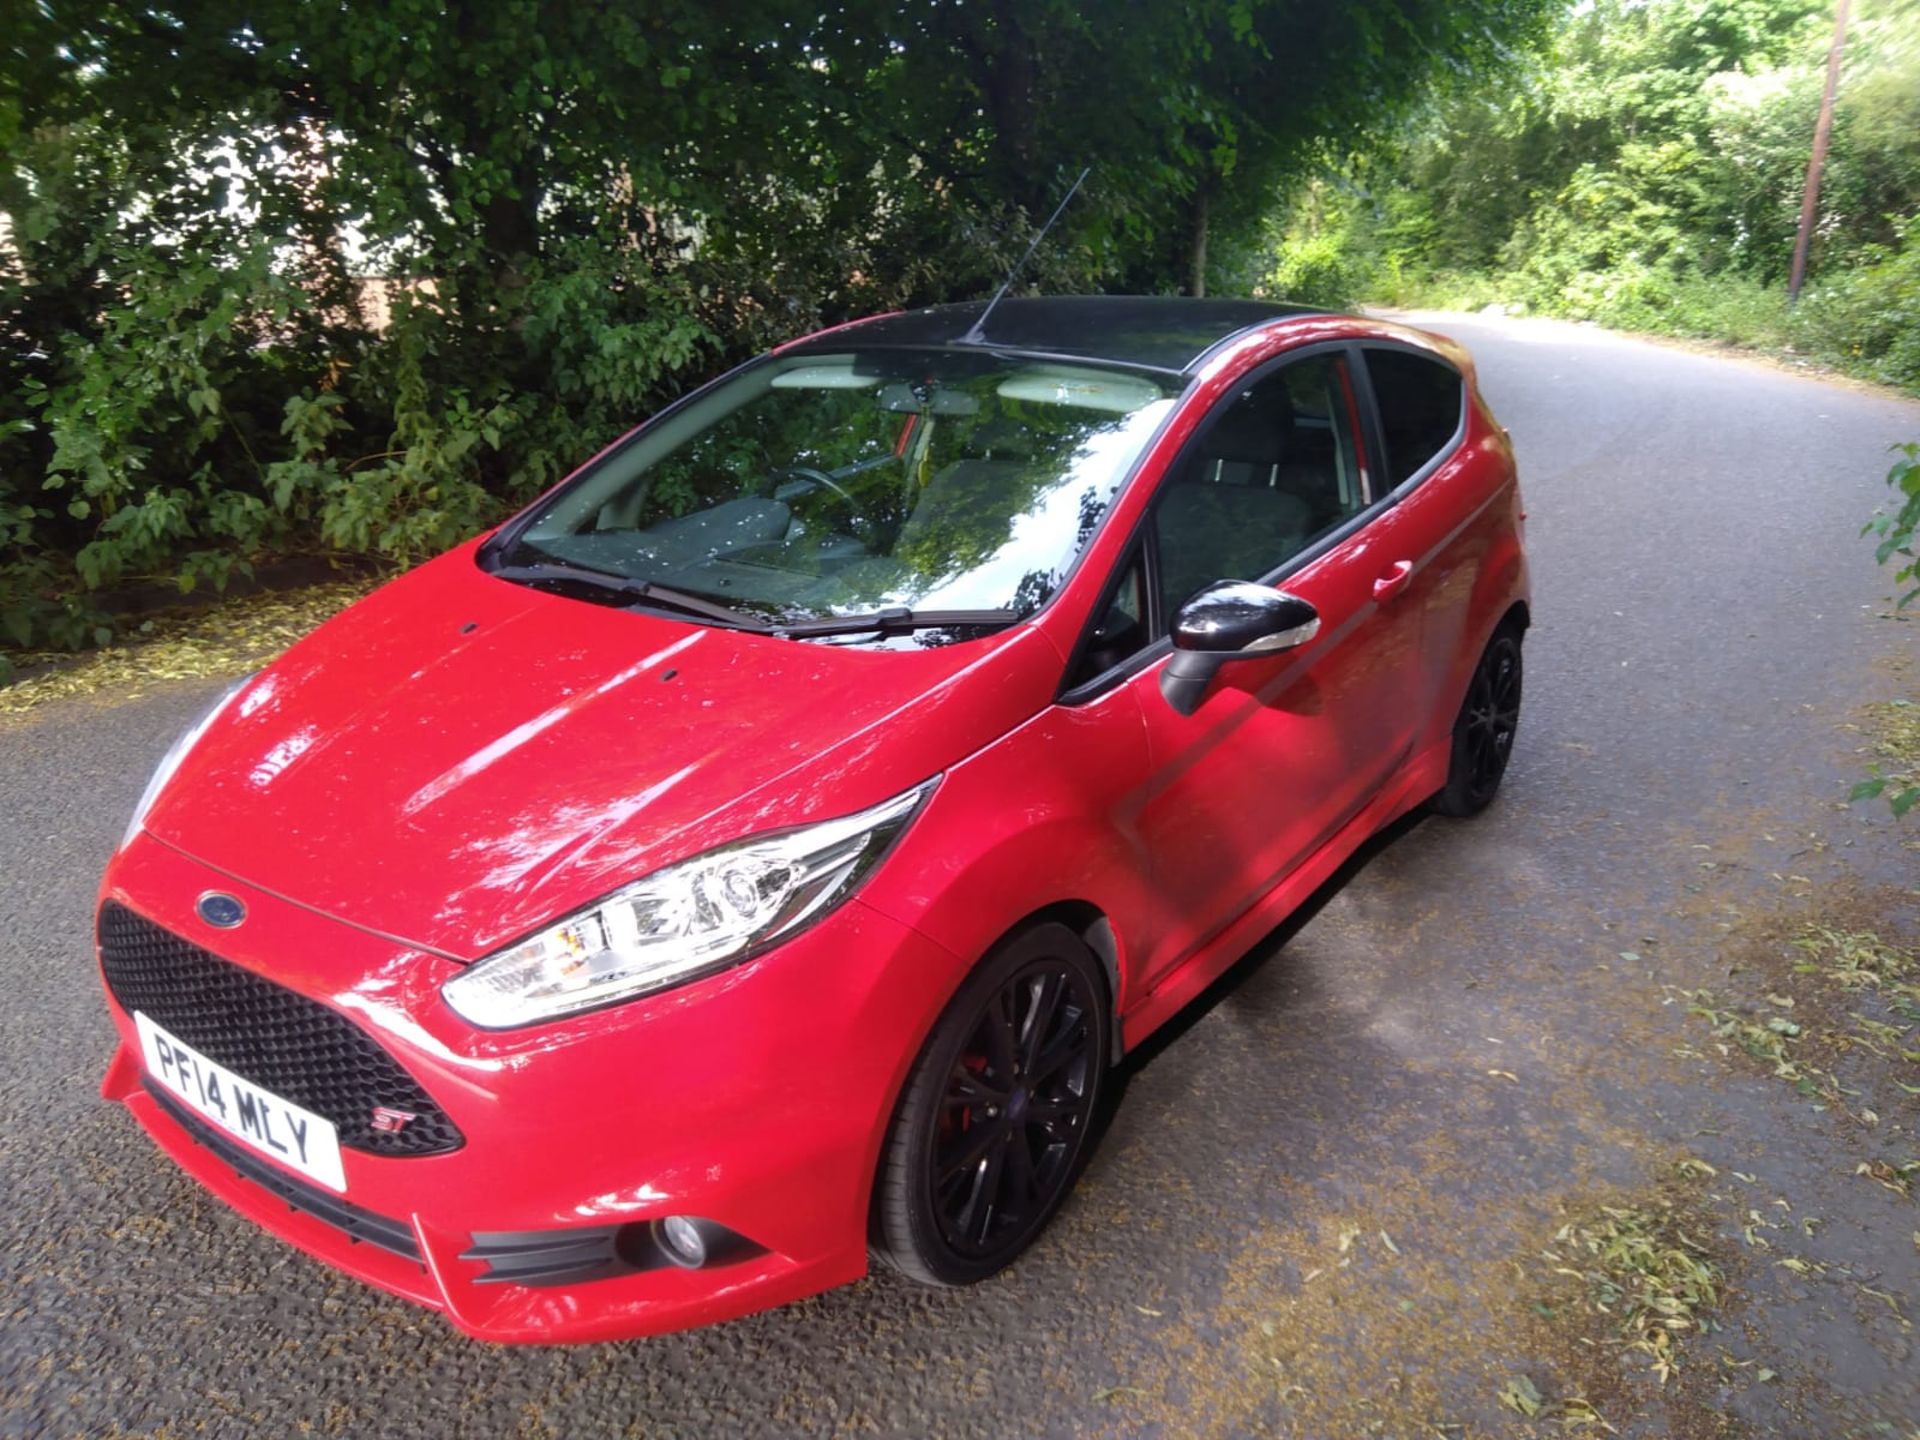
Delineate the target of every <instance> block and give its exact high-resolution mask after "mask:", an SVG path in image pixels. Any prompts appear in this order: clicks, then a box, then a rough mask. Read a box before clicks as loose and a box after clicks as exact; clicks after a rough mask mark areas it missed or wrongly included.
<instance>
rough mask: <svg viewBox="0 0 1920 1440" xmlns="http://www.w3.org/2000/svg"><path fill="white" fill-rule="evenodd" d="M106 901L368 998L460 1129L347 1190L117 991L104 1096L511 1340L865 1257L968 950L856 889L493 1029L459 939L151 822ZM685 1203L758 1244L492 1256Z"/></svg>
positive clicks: (749, 1295)
mask: <svg viewBox="0 0 1920 1440" xmlns="http://www.w3.org/2000/svg"><path fill="white" fill-rule="evenodd" d="M210 888H218V889H221V890H224V891H227V892H229V893H231V894H234V895H237V896H239V897H240V898H241V899H242V900H243V901H244V902H245V903H246V905H247V909H248V916H247V920H246V923H245V924H244V925H242V926H241V927H239V928H238V929H234V930H227V931H218V930H214V929H212V928H211V927H209V926H207V925H206V924H205V923H204V922H202V921H201V920H200V919H199V917H198V916H197V915H196V914H195V913H194V899H195V897H197V896H198V895H200V894H201V893H202V892H204V891H206V890H208V889H210ZM101 898H102V901H103V902H104V901H106V900H114V901H117V902H118V903H120V904H122V905H125V906H127V907H128V908H129V909H132V910H134V911H136V912H137V913H139V914H141V915H144V916H145V917H147V918H148V919H149V920H151V921H153V922H154V923H155V924H158V925H160V926H163V927H165V928H166V929H167V930H170V931H172V932H173V933H174V934H175V935H178V936H181V937H184V938H185V939H187V940H189V941H191V942H192V943H193V944H195V945H197V946H200V947H201V948H203V949H205V950H209V951H212V952H213V953H214V954H217V955H219V956H221V957H222V958H223V959H225V960H227V961H229V962H231V963H233V964H236V965H240V966H242V967H244V968H246V969H249V970H252V971H254V972H256V973H259V974H262V975H265V976H266V977H268V978H269V979H271V980H273V981H274V982H276V983H277V984H280V985H283V986H286V987H287V988H289V989H292V990H294V991H295V992H297V993H298V994H300V995H303V996H306V997H308V998H309V999H311V1000H315V1001H318V1002H321V1003H323V1004H325V1005H327V1006H329V1007H331V1008H332V1009H334V1010H335V1011H337V1012H338V1013H340V1014H343V1015H345V1016H347V1017H348V1018H349V1019H350V1020H352V1021H353V1022H354V1023H356V1024H357V1025H359V1026H360V1027H361V1028H362V1029H364V1030H365V1031H366V1032H367V1033H368V1034H370V1035H371V1036H373V1037H374V1039H375V1040H376V1041H377V1042H378V1043H379V1044H380V1046H381V1047H382V1048H383V1049H385V1050H386V1051H387V1052H388V1053H389V1054H391V1055H392V1056H393V1057H394V1058H395V1059H396V1060H398V1061H399V1062H400V1063H401V1064H402V1065H403V1066H405V1068H406V1069H407V1070H408V1071H409V1072H411V1074H412V1075H413V1076H414V1077H415V1078H416V1079H417V1080H418V1081H419V1082H420V1084H421V1086H422V1087H423V1088H424V1089H425V1090H426V1092H427V1093H428V1094H429V1095H430V1096H432V1097H433V1099H434V1100H435V1101H437V1102H438V1104H439V1105H440V1106H441V1107H442V1108H443V1109H444V1110H445V1111H446V1112H447V1114H448V1115H449V1117H450V1118H451V1119H452V1121H453V1122H454V1124H455V1125H456V1126H457V1127H458V1128H459V1130H460V1132H461V1133H462V1135H463V1136H464V1137H465V1143H464V1144H463V1145H461V1147H460V1148H459V1149H457V1150H454V1151H452V1152H450V1153H445V1154H437V1155H416V1156H404V1157H395V1156H381V1155H374V1154H369V1153H366V1152H364V1151H360V1150H355V1149H347V1150H345V1151H344V1156H343V1158H344V1166H345V1171H346V1181H347V1189H346V1194H345V1195H344V1196H330V1195H328V1194H325V1193H324V1192H319V1191H317V1190H316V1189H315V1187H313V1186H312V1185H311V1184H310V1183H306V1182H302V1181H301V1180H300V1177H298V1176H297V1175H294V1174H293V1173H292V1172H290V1171H285V1170H283V1169H282V1167H280V1166H279V1165H278V1164H277V1162H275V1161H273V1160H272V1159H270V1158H266V1157H263V1156H260V1155H257V1154H255V1153H253V1152H252V1151H251V1149H250V1147H247V1146H244V1145H242V1144H240V1143H239V1142H237V1141H233V1140H231V1139H230V1138H229V1137H227V1136H226V1134H225V1132H222V1131H219V1130H218V1128H217V1127H213V1126H210V1125H206V1124H204V1122H201V1121H199V1120H197V1119H196V1118H195V1117H193V1116H192V1115H191V1114H190V1112H187V1111H185V1110H184V1109H183V1108H182V1107H180V1106H179V1105H178V1104H177V1102H173V1101H172V1100H171V1099H170V1097H167V1096H166V1093H165V1091H164V1090H160V1089H157V1088H156V1087H152V1086H150V1085H149V1084H148V1083H145V1079H144V1076H143V1074H142V1064H141V1059H140V1049H139V1042H138V1037H137V1034H136V1032H135V1029H134V1025H133V1021H132V1018H131V1016H130V1015H128V1014H127V1012H126V1011H124V1010H123V1009H121V1007H120V1006H119V1005H118V1004H117V1003H114V1002H113V1001H112V999H111V996H110V997H109V1004H110V1006H111V1008H112V1011H113V1015H114V1019H115V1023H116V1024H117V1025H118V1027H119V1032H120V1045H119V1048H118V1050H117V1052H116V1054H115V1056H114V1058H113V1061H112V1063H111V1065H110V1067H109V1069H108V1072H107V1076H106V1079H105V1082H104V1084H103V1086H102V1091H103V1093H104V1094H105V1095H106V1096H107V1098H109V1099H113V1100H119V1101H121V1102H123V1103H124V1104H125V1105H126V1106H127V1108H128V1109H129V1110H131V1111H132V1112H133V1114H134V1116H135V1117H136V1118H137V1119H138V1120H139V1122H140V1123H141V1125H142V1126H143V1127H145V1129H146V1130H147V1132H148V1133H149V1134H150V1135H152V1136H153V1138H154V1139H155V1140H156V1141H157V1142H158V1143H159V1144H160V1146H161V1148H162V1149H164V1150H165V1151H167V1153H168V1154H169V1155H171V1156H172V1157H173V1158H174V1159H175V1160H176V1161H178V1162H179V1164H180V1165H181V1166H182V1168H184V1169H185V1170H187V1171H188V1172H189V1173H190V1174H192V1175H193V1176H195V1178H197V1179H198V1180H200V1181H201V1183H203V1184H204V1185H206V1186H207V1187H208V1188H209V1189H211V1190H213V1191H214V1192H215V1193H216V1194H218V1195H219V1196H220V1197H221V1198H222V1199H224V1200H226V1201H227V1202H228V1203H229V1204H230V1205H232V1206H233V1207H234V1208H235V1209H236V1210H238V1211H240V1212H241V1213H242V1214H244V1215H246V1216H248V1217H249V1218H251V1219H252V1220H254V1221H255V1222H256V1223H258V1224H260V1225H261V1226H263V1227H264V1228H266V1229H267V1230H270V1231H272V1232H273V1233H274V1234H276V1235H278V1236H280V1237H281V1238H282V1239H284V1240H287V1241H289V1242H290V1243H292V1244H294V1245H296V1246H298V1247H299V1248H300V1249H302V1250H304V1251H306V1252H307V1253H308V1254H310V1255H313V1256H315V1257H317V1258H319V1259H321V1260H324V1261H326V1262H327V1263H329V1264H332V1265H335V1266H337V1267H338V1268H340V1269H342V1270H345V1271H347V1272H349V1273H351V1274H353V1275H355V1276H358V1277H359V1278H360V1279H362V1280H365V1281H368V1282H369V1283H371V1284H374V1285H377V1286H379V1287H380V1288H382V1289H384V1290H387V1291H390V1292H392V1293H393V1294H396V1295H400V1296H402V1297H404V1298H406V1299H409V1300H413V1301H416V1302H418V1303H420V1304H422V1305H426V1306H429V1307H431V1308H433V1309H435V1310H439V1311H441V1312H442V1313H444V1314H445V1315H446V1316H447V1317H448V1318H449V1319H450V1320H451V1321H452V1322H453V1323H454V1324H455V1325H456V1326H458V1327H459V1328H460V1329H462V1330H464V1331H466V1332H467V1333H469V1334H471V1335H475V1336H478V1337H480V1338H482V1339H487V1340H496V1341H513V1342H543V1343H555V1342H572V1341H590V1340H606V1339H616V1338H624V1337H629V1336H635V1335H644V1334H653V1333H658V1332H661V1331H666V1330H675V1329H682V1328H685V1327H688V1326H693V1325H701V1324H707V1323H710V1322H713V1321H717V1320H723V1319H727V1318H730V1317H733V1316H736V1315H742V1314H746V1313H749V1312H751V1311H755V1310H760V1309H764V1308H767V1307H768V1306H772V1305H778V1304H782V1303H784V1302H786V1301H789V1300H793V1299H797V1298H799V1297H801V1296H804V1295H809V1294H813V1293H815V1292H817V1291H820V1290H824V1289H827V1288H829V1287H831V1286H834V1285H838V1284H842V1283H845V1282H846V1281H849V1280H852V1279H855V1278H857V1277H858V1276H860V1275H861V1274H863V1273H864V1272H865V1270H866V1264H867V1250H866V1239H867V1218H868V1204H869V1198H870V1193H871V1184H872V1176H873V1171H874V1165H875V1163H876V1160H877V1156H878V1153H879V1147H880V1144H881V1142H882V1139H883V1137H884V1133H885V1129H886V1126H887V1123H888V1120H889V1118H890V1115H891V1111H892V1105H893V1101H894V1097H895V1095H896V1094H897V1093H898V1090H899V1087H900V1085H901V1084H902V1082H903V1080H904V1078H905V1075H906V1071H907V1069H908V1067H909V1066H910V1065H911V1063H912V1060H913V1058H914V1054H915V1052H916V1050H917V1047H918V1044H919V1041H920V1037H921V1036H923V1035H924V1034H925V1033H926V1031H927V1028H928V1027H929V1026H930V1025H931V1023H932V1021H933V1018H934V1015H935V1013H937V1010H938V1008H939V1005H940V1004H941V1002H942V1001H943V1000H944V998H945V996H946V995H947V994H948V993H949V992H950V990H951V988H952V986H953V985H954V984H956V983H957V982H958V976H959V974H960V971H961V968H962V967H960V966H959V965H958V964H957V962H956V961H955V959H954V957H952V956H951V955H950V954H948V953H947V952H946V951H945V950H943V949H941V948H940V947H938V946H936V945H934V944H933V943H932V942H931V941H929V940H926V939H925V938H924V937H922V936H920V935H919V934H918V933H917V932H916V931H914V930H912V929H910V928H908V927H906V926H903V925H900V924H899V923H897V922H895V921H893V920H890V919H887V918H886V917H884V916H882V915H880V914H879V913H877V912H876V911H873V910H871V909H868V908H867V907H865V906H863V905H862V904H861V903H860V902H859V900H858V899H857V898H856V899H854V900H853V901H850V902H848V903H846V904H844V905H843V906H841V907H840V908H839V909H838V910H836V911H835V912H834V913H833V914H832V915H830V916H829V917H828V918H827V919H826V920H824V921H822V922H821V923H820V924H819V925H816V926H814V927H813V928H812V929H810V930H808V931H806V932H804V933H803V934H801V935H799V936H797V937H796V938H795V939H793V940H792V941H790V942H788V943H787V944H785V945H782V946H780V947H778V948H777V949H775V950H773V951H771V952H769V953H768V954H766V955H764V956H761V957H759V958H758V959H756V960H754V961H753V962H751V963H750V964H747V965H744V966H741V967H739V968H737V969H734V970H731V971H727V972H725V973H723V974H720V975H716V976H713V977H711V978H709V979H707V980H704V981H700V982H697V983H696V984H693V985H689V986H686V987H683V988H682V989H679V990H674V991H669V992H667V993H665V994H663V995H659V996H655V997H652V998H650V999H646V1000H640V1001H635V1002H632V1003H629V1004H624V1005H616V1006H613V1007H610V1008H608V1009H605V1010H601V1011H596V1012H592V1013H588V1014H584V1015H578V1016H574V1017H570V1018H568V1019H564V1020H560V1021H555V1022H551V1023H548V1024H544V1025H539V1026H533V1027H529V1028H527V1029H524V1030H517V1031H509V1032H486V1031H478V1030H475V1029H473V1028H472V1027H471V1026H468V1025H467V1024H465V1022H463V1021H461V1020H460V1019H459V1017H457V1016H456V1015H454V1014H453V1013H452V1011H451V1010H449V1009H448V1008H447V1006H446V1005H445V1003H444V1002H443V1001H442V1000H441V998H440V994H439V990H440V986H441V984H443V983H444V982H445V980H446V979H447V978H448V977H449V976H451V975H453V974H455V973H457V972H458V969H459V967H458V965H457V964H455V962H453V961H450V960H447V959H445V958H444V957H441V956H437V955H432V954H427V953H423V952H421V951H418V950H415V949H410V948H408V947H406V946H404V945H401V944H398V943H396V942H394V941H392V940H389V939H383V938H380V937H376V936H374V935H370V934H368V933H366V932H363V931H360V930H356V929H354V928H352V927H350V926H347V925H343V924H341V923H339V922H337V921H334V920H331V919H329V918H327V917H325V916H321V915H318V914H316V913H314V912H313V911H310V910H308V909H306V908H304V907H302V906H299V905H296V904H293V903H291V902H289V901H286V900H283V899H280V898H277V897H275V896H273V895H270V894H267V893H265V892H262V891H259V890H256V889H253V888H252V887H250V886H247V885H245V884H244V883H242V882H239V881H237V880H235V879H234V878H233V877H231V876H228V875H226V874H224V873H222V872H220V871H218V870H214V869H212V868H211V867H208V866H206V865H204V864H202V863H201V862H199V861H196V860H194V859H191V858H189V857H187V856H185V855H182V854H180V853H179V852H177V851H175V850H173V849H171V848H169V847H168V846H166V845H165V844H163V843H161V842H159V841H157V840H155V839H153V838H152V837H151V836H148V835H145V834H142V835H140V836H138V837H136V838H135V840H134V841H133V842H132V843H131V844H130V845H129V846H128V847H127V848H126V849H125V850H123V851H122V852H121V853H120V854H119V855H118V856H116V857H115V859H114V862H113V864H112V866H111V867H110V868H109V870H108V873H107V877H106V880H105V882H104V884H103V887H102V896H101ZM340 1202H344V1208H343V1206H342V1204H341V1203H340ZM668 1215H690V1216H697V1217H700V1218H702V1219H705V1220H708V1221H712V1222H716V1223H717V1224H718V1225H721V1226H724V1227H726V1228H727V1229H728V1230H730V1231H732V1232H734V1233H736V1234H738V1235H739V1236H742V1237H745V1239H746V1240H747V1241H749V1242H751V1244H750V1245H749V1246H744V1247H742V1249H741V1251H740V1252H738V1253H735V1254H733V1255H730V1256H726V1257H722V1258H720V1259H717V1260H716V1261H715V1262H714V1263H712V1264H710V1265H709V1266H707V1267H706V1268H702V1269H695V1270H683V1269H677V1268H674V1267H672V1266H667V1265H655V1266H652V1267H650V1268H640V1269H632V1268H623V1267H620V1266H614V1267H611V1269H610V1271H609V1272H608V1273H604V1274H603V1275H601V1277H600V1278H592V1279H582V1280H580V1281H579V1282H578V1283H564V1284H553V1283H541V1284H520V1283H514V1282H513V1281H511V1280H510V1279H509V1280H506V1281H505V1282H503V1280H502V1274H501V1270H500V1268H499V1266H498V1264H497V1263H493V1264H490V1263H489V1261H488V1260H487V1259H485V1258H481V1257H482V1255H483V1253H484V1252H485V1250H486V1248H487V1245H488V1244H489V1243H491V1244H494V1245H495V1246H496V1248H497V1245H498V1243H499V1239H500V1237H501V1236H503V1235H505V1234H516V1235H520V1236H523V1237H533V1236H546V1235H552V1236H554V1237H555V1241H556V1243H564V1242H566V1241H568V1240H570V1239H574V1238H578V1239H580V1240H581V1241H582V1242H583V1248H590V1247H591V1245H592V1244H593V1243H594V1241H595V1237H598V1236H604V1235H607V1234H609V1233H611V1232H612V1231H613V1230H614V1228H615V1227H622V1226H636V1227H640V1226H645V1225H646V1224H648V1223H649V1222H652V1221H654V1220H657V1219H660V1218H663V1217H665V1216H668ZM383 1227H385V1228H383ZM409 1237H410V1240H411V1244H408V1243H407V1242H408V1240H409ZM476 1237H481V1240H480V1242H478V1243H477V1242H476Z"/></svg>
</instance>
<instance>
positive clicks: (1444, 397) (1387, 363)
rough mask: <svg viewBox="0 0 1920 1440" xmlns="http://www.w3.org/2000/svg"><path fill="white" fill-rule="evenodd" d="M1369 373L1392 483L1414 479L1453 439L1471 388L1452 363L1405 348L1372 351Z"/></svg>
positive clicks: (1369, 358)
mask: <svg viewBox="0 0 1920 1440" xmlns="http://www.w3.org/2000/svg"><path fill="white" fill-rule="evenodd" d="M1367 376H1368V378H1369V379H1371V380H1372V381H1373V395H1374V399H1375V400H1376V401H1377V402H1378V404H1379V407H1380V428H1381V430H1382V431H1383V432H1384V433H1385V438H1386V446H1387V456H1386V461H1387V483H1388V484H1389V485H1399V484H1402V483H1404V482H1405V481H1407V480H1409V479H1411V478H1412V477H1413V476H1414V475H1415V474H1416V473H1418V472H1419V470H1420V469H1421V467H1422V466H1424V465H1425V464H1426V463H1427V462H1428V461H1429V460H1431V459H1433V457H1434V456H1436V455H1438V454H1439V453H1440V452H1441V451H1442V450H1444V449H1446V448H1447V446H1448V445H1450V444H1451V443H1452V442H1453V437H1454V436H1455V435H1456V434H1458V433H1459V430H1460V416H1461V410H1462V407H1463V406H1464V404H1465V402H1466V387H1465V385H1463V384H1462V383H1461V380H1460V375H1459V372H1458V371H1456V370H1455V369H1454V368H1453V367H1452V366H1451V365H1448V364H1445V363H1444V362H1442V361H1439V360H1433V359H1430V358H1428V357H1427V356H1425V355H1415V354H1412V353H1411V352H1409V351H1406V350H1376V349H1372V348H1369V349H1368V350H1367Z"/></svg>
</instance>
